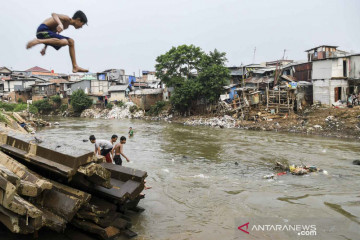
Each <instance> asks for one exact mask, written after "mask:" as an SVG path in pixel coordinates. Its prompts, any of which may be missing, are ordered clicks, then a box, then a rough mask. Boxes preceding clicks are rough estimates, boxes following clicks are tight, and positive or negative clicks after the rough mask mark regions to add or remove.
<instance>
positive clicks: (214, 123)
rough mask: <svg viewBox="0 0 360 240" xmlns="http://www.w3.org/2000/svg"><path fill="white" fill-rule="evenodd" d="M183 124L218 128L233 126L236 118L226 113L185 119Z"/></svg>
mask: <svg viewBox="0 0 360 240" xmlns="http://www.w3.org/2000/svg"><path fill="white" fill-rule="evenodd" d="M184 125H187V126H198V125H200V126H210V127H219V128H234V127H235V125H236V120H235V119H234V118H232V117H230V116H228V115H225V116H223V117H214V118H210V119H202V118H200V119H195V120H187V121H186V122H185V123H184Z"/></svg>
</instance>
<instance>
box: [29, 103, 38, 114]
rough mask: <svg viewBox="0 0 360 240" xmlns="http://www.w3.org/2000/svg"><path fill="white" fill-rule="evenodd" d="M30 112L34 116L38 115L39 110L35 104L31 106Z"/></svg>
mask: <svg viewBox="0 0 360 240" xmlns="http://www.w3.org/2000/svg"><path fill="white" fill-rule="evenodd" d="M29 112H30V113H32V114H38V113H39V110H38V109H37V108H36V107H35V106H34V105H33V104H30V106H29Z"/></svg>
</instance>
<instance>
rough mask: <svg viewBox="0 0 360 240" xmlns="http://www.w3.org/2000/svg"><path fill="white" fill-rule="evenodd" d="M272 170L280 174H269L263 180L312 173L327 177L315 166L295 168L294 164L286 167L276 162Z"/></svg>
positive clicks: (325, 172)
mask: <svg viewBox="0 0 360 240" xmlns="http://www.w3.org/2000/svg"><path fill="white" fill-rule="evenodd" d="M274 170H280V171H281V172H279V173H276V174H270V175H266V176H264V177H263V178H264V179H274V178H275V177H276V176H282V175H286V174H292V175H305V174H308V173H312V172H319V173H323V174H324V175H327V174H328V172H327V171H326V170H323V169H319V168H317V167H316V166H306V165H304V164H301V165H300V166H297V165H295V164H292V165H286V164H283V163H280V162H276V165H275V167H274Z"/></svg>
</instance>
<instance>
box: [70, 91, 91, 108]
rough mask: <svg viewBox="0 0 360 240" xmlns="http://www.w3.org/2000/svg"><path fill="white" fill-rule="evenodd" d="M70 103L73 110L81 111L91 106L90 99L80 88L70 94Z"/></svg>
mask: <svg viewBox="0 0 360 240" xmlns="http://www.w3.org/2000/svg"><path fill="white" fill-rule="evenodd" d="M70 104H71V106H72V107H73V109H74V111H75V112H78V113H81V112H82V111H84V110H85V109H87V108H89V107H91V105H92V100H91V98H90V97H89V96H88V95H86V94H85V92H84V91H83V90H82V89H79V90H76V91H74V92H73V93H72V94H71V101H70Z"/></svg>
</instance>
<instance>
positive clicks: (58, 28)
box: [26, 11, 88, 73]
mask: <svg viewBox="0 0 360 240" xmlns="http://www.w3.org/2000/svg"><path fill="white" fill-rule="evenodd" d="M86 23H87V17H86V15H85V14H84V13H83V12H82V11H77V12H76V13H75V14H74V16H73V17H72V18H70V17H69V16H66V15H62V14H56V13H53V14H51V18H48V19H46V20H45V21H44V22H43V23H42V24H41V25H40V26H39V27H38V29H37V31H36V37H37V38H35V39H34V40H32V41H30V42H28V44H27V45H26V48H27V49H29V48H32V47H33V46H35V45H38V44H45V47H44V48H43V49H42V50H41V52H40V53H41V55H45V53H46V48H47V46H48V45H50V46H52V47H53V48H55V49H56V50H59V49H60V48H61V47H63V46H66V45H68V46H69V53H70V58H71V62H72V67H73V69H72V71H73V73H76V72H88V70H86V69H84V68H81V67H79V66H78V65H77V63H76V58H75V41H74V40H73V39H72V38H69V37H65V36H62V35H60V33H61V32H62V31H63V30H65V29H67V28H68V27H69V26H70V25H72V26H74V27H75V28H76V29H79V28H82V26H83V25H84V24H86Z"/></svg>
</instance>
